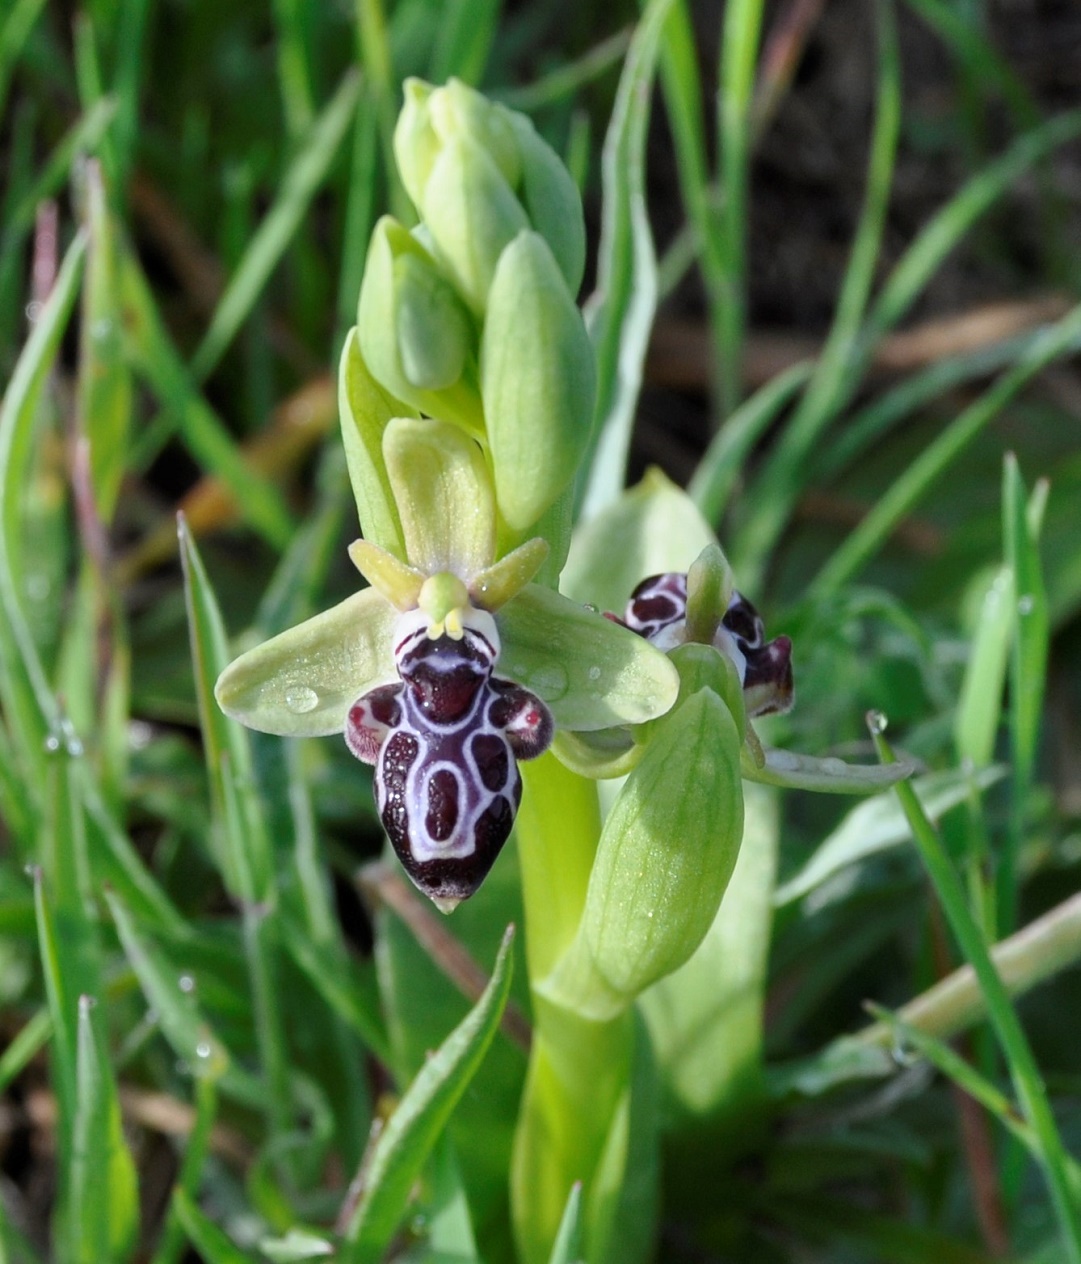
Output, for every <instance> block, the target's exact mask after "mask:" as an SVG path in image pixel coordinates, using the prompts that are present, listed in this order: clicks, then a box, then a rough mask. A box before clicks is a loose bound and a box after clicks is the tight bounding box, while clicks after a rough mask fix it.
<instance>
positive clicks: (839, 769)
mask: <svg viewBox="0 0 1081 1264" xmlns="http://www.w3.org/2000/svg"><path fill="white" fill-rule="evenodd" d="M821 768H822V771H823V772H828V773H829V774H830V775H831V776H833V777H837V776H840V774H841V773H843V772H844V770H845V761H844V760H843V759H838V758H837V756H836V755H827V756H826V758H825V759H823V761H822V764H821Z"/></svg>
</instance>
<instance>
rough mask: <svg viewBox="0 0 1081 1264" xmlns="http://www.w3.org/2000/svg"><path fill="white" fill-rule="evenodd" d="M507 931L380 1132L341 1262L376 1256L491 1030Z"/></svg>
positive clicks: (504, 993)
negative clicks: (484, 980) (474, 993)
mask: <svg viewBox="0 0 1081 1264" xmlns="http://www.w3.org/2000/svg"><path fill="white" fill-rule="evenodd" d="M512 937H513V931H512V928H510V927H508V929H507V933H506V935H504V937H503V943H502V945H501V946H500V949H499V954H498V955H497V957H496V961H495V967H494V969H493V971H492V977H491V979H490V980H489V982H488V985H487V986H486V987H485V989H484V992H483V993H482V994H481V997H480V999H479V1000H478V1001H477V1003H476V1005H474V1006H473V1008H472V1009H471V1010H470V1011H469V1013H468V1014H467V1015H466V1017H465V1018H464V1019H463V1020H462V1022H461V1023H459V1025H458V1026H457V1027H456V1028H455V1029H454V1031H452V1032H451V1033H450V1035H449V1036H448V1037H447V1038H446V1040H445V1041H444V1042H443V1044H442V1045H441V1046H440V1047H439V1049H438V1050H437V1051H436V1052H435V1053H434V1054H433V1055H432V1056H431V1058H429V1059H428V1061H427V1062H426V1063H425V1065H424V1066H423V1067H422V1068H421V1069H420V1071H419V1072H418V1073H417V1075H416V1077H415V1078H414V1080H413V1082H412V1084H410V1086H409V1088H408V1089H406V1091H405V1093H404V1095H403V1096H402V1099H401V1101H400V1102H399V1103H398V1107H397V1109H396V1110H395V1112H394V1114H393V1115H391V1117H390V1119H389V1120H388V1121H387V1123H386V1125H385V1127H384V1128H383V1131H382V1132H381V1133H380V1135H379V1139H378V1141H377V1142H376V1143H375V1148H374V1150H373V1152H372V1155H371V1160H370V1162H369V1163H368V1165H367V1168H366V1173H365V1175H366V1180H365V1184H364V1191H363V1193H362V1195H361V1198H360V1202H359V1204H358V1205H357V1206H356V1208H355V1209H353V1211H352V1214H351V1215H350V1216H349V1220H348V1225H347V1228H346V1230H345V1240H344V1242H343V1244H342V1250H341V1256H342V1260H343V1264H376V1261H378V1260H380V1259H382V1258H383V1253H384V1252H385V1251H386V1248H387V1247H388V1245H389V1244H390V1241H391V1238H392V1237H393V1235H394V1232H395V1230H396V1229H397V1228H398V1225H399V1223H400V1222H401V1219H402V1216H403V1215H404V1214H405V1209H406V1205H407V1203H408V1200H409V1193H410V1190H411V1189H412V1187H413V1184H414V1182H415V1181H416V1179H417V1177H418V1176H419V1175H420V1172H421V1169H422V1168H423V1166H424V1164H425V1162H426V1161H427V1159H428V1156H429V1155H430V1154H431V1152H432V1148H433V1146H434V1145H435V1143H436V1141H437V1140H438V1138H439V1136H440V1134H441V1133H442V1131H443V1128H444V1127H445V1126H446V1123H447V1120H448V1119H449V1118H450V1116H451V1113H452V1112H453V1110H454V1107H455V1105H456V1104H457V1102H458V1099H459V1098H460V1097H461V1095H462V1094H463V1093H464V1092H465V1090H466V1088H467V1087H468V1085H469V1083H470V1081H471V1080H472V1079H473V1077H474V1075H475V1074H476V1073H477V1070H478V1068H479V1067H480V1064H481V1062H482V1060H483V1058H484V1055H485V1053H486V1052H487V1049H488V1046H489V1045H490V1044H491V1042H492V1039H493V1037H494V1036H495V1033H496V1029H497V1028H498V1026H499V1020H500V1018H501V1017H502V1014H503V1009H504V1007H505V1006H506V1003H507V997H508V996H509V994H510V982H511V967H512V962H513V958H512V956H511V952H510V946H511V940H512Z"/></svg>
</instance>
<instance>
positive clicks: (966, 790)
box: [774, 765, 1006, 908]
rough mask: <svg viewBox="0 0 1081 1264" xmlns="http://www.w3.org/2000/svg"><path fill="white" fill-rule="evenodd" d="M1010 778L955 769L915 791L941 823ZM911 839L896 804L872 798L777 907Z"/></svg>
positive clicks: (921, 781)
mask: <svg viewBox="0 0 1081 1264" xmlns="http://www.w3.org/2000/svg"><path fill="white" fill-rule="evenodd" d="M889 766H890V765H887V767H889ZM1005 775H1006V770H1005V768H1003V767H1002V766H1001V765H996V766H995V767H992V768H983V769H981V770H980V771H979V772H973V773H968V772H965V771H963V770H961V769H951V770H950V771H949V772H932V773H927V774H926V775H925V776H922V777H915V778H913V781H912V789H913V790H914V792H915V793H916V794H918V795H919V799H920V802H921V803H922V804H923V807H924V811H925V812H926V813H927V814H928V816H930V817H933V818H934V819H936V820H937V819H938V818H939V817H940V816H942V815H943V814H944V813H945V812H948V811H949V810H950V809H951V808H954V807H957V806H958V804H961V803H964V802H965V801H966V800H967V799H968V797H969V796H970V795H971V794H972V792H973V790H986V789H987V787H988V786H993V785H994V784H995V783H996V782H997V781H1001V780H1002V778H1003V777H1004V776H1005ZM910 837H911V831H910V829H909V825H908V820H907V818H906V817H905V814H904V811H903V809H902V808H901V805H900V804H899V803H898V802H897V800H896V799H893V798H882V799H871V800H869V801H868V802H867V803H861V804H860V805H859V806H858V807H855V808H853V809H852V811H851V812H849V813H848V815H847V816H846V817H845V818H844V820H843V821H842V822H841V824H840V825H839V826H838V827H837V828H836V829H835V830H834V831H833V833H831V834H829V835H828V836H827V837H826V838H825V839H824V840H823V841H822V842H821V843H820V844H819V845H818V847H817V848H816V849H815V851H814V853H813V854H812V856H811V857H810V859H809V860H808V861H807V862H806V864H804V865H803V866H802V868H800V869H799V871H798V872H797V873H795V874H793V875H792V877H791V878H789V879H788V881H787V882H785V883H784V884H783V885H782V886H780V887H778V888H777V893H776V895H775V896H774V903H775V904H776V906H777V907H778V908H782V907H783V906H784V905H786V904H791V903H792V902H793V901H794V900H799V899H802V898H803V897H804V896H805V895H808V894H809V893H810V892H811V891H814V890H816V889H817V888H818V887H820V886H821V885H822V884H823V883H824V882H827V881H829V879H830V878H832V877H834V875H836V874H838V873H841V872H842V871H843V870H845V869H847V868H848V867H849V866H850V865H854V864H858V863H859V862H860V861H863V860H866V859H867V858H868V857H869V856H875V855H878V853H879V852H882V851H886V850H887V849H888V848H890V847H897V846H899V845H900V844H901V843H906V842H907V841H908V839H909V838H910Z"/></svg>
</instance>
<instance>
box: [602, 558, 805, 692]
mask: <svg viewBox="0 0 1081 1264" xmlns="http://www.w3.org/2000/svg"><path fill="white" fill-rule="evenodd" d="M686 620H687V576H686V575H685V574H683V573H682V572H680V571H669V572H667V573H666V574H663V575H651V576H650V577H649V578H648V579H643V580H642V582H641V583H640V584H639V585H638V587H637V588H635V590H634V592H633V593H631V598H630V601H628V602H627V609H626V610H625V611H624V614H623V622H624V623H625V624H626V625H627V627H629V628H630V629H631V630H632V631H633V632H637V633H638V634H639V635H640V636H644V637H645V638H646V640H647V641H651V642H653V643H654V644H657V645H659V646H660V647H661V648H662V649H671V648H672V647H673V646H675V645H678V644H680V642H681V640H682V637H681V635H680V632H681V631H683V630H684V629H685V627H686ZM721 628H723V629H724V632H726V633H727V639H728V640H730V641H731V643H732V645H734V648H735V650H736V653H735V654H732V653H731V648H732V646H731V645H725V644H723V643H722V641H721V638H722V637H723V635H724V634H723V633H722V632H721V630H720V629H718V634H717V637H715V638H714V644H715V645H716V646H717V648H718V649H721V650H722V651H725V652H728V653H729V654H730V656H731V657H732V659H733V661H735V663H736V666H737V667H739V668H740V672H741V675H742V677H743V699H744V702H745V703H746V706H747V714H748V715H749V716H758V715H773V714H777V713H779V712H782V711H787V710H788V709H789V708H790V707H791V706H792V699H793V690H792V642H791V641H790V640H789V639H788V637H787V636H779V637H777V638H776V639H775V640H773V641H767V640H766V631H765V626H764V624H763V622H762V616H761V615H760V614H759V613H758V611H757V610H756V609H755V608H754V606H753V605H752V604H751V603H750V602H749V601H748V600H747V598H746V597H744V596H743V594H742V593H738V592H733V593H732V597H731V600H730V601H729V603H728V609H727V610H726V611H725V612H724V618H723V619H722V620H721ZM740 659H742V662H740Z"/></svg>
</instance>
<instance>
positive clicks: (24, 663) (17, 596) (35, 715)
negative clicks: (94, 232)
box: [0, 233, 86, 786]
mask: <svg viewBox="0 0 1081 1264" xmlns="http://www.w3.org/2000/svg"><path fill="white" fill-rule="evenodd" d="M85 256H86V238H85V236H84V235H83V234H82V233H80V234H79V235H78V236H76V238H75V239H74V241H73V242H72V243H71V245H70V246H69V247H68V251H67V254H66V255H65V256H64V262H63V264H62V266H61V268H60V272H59V273H58V275H57V278H56V282H55V284H54V286H53V289H52V293H51V294H50V295H49V298H48V301H47V302H46V304H45V306H44V308H43V309H42V312H41V315H40V316H39V318H38V320H37V323H36V324H35V326H34V330H33V333H32V334H31V335H30V339H29V341H28V342H27V344H26V347H25V348H24V349H23V352H22V354H21V355H20V356H19V359H18V362H17V363H16V365H15V370H14V372H13V373H12V375H11V380H10V381H9V383H8V386H7V390H6V392H5V393H4V399H3V404H2V405H0V698H2V700H3V704H4V716H5V719H6V720H7V723H8V725H9V726H10V728H11V730H12V733H13V736H14V737H15V739H16V741H17V743H18V757H19V759H20V762H21V765H22V770H23V775H24V776H26V777H28V778H30V784H35V785H39V786H40V785H41V784H42V783H43V780H44V765H43V760H44V754H45V739H46V736H47V735H48V733H49V732H50V731H53V732H54V733H55V732H58V731H59V730H60V711H59V708H58V706H57V704H56V699H55V698H54V697H53V694H52V690H51V689H50V687H49V683H48V680H47V678H46V675H45V668H44V666H43V664H42V661H41V657H40V654H39V653H38V649H37V646H36V644H35V640H34V636H33V633H32V632H31V630H30V626H29V624H28V623H27V619H26V613H25V604H24V598H23V595H22V593H21V591H20V580H21V578H22V575H23V571H24V567H23V558H22V541H23V531H22V502H23V496H22V491H23V489H24V488H25V487H26V486H27V483H28V480H29V465H28V463H29V460H30V457H31V453H32V443H33V436H34V432H35V429H36V427H37V423H38V421H39V420H40V418H41V415H42V414H41V410H40V408H39V405H40V402H41V395H42V390H43V388H44V386H45V382H46V380H47V378H48V375H49V373H50V372H51V370H52V367H53V363H54V361H55V359H56V355H57V352H58V351H59V348H60V340H61V338H62V337H63V334H64V329H65V327H66V326H67V322H68V318H69V316H70V315H71V310H72V307H73V306H74V303H75V296H76V294H77V293H78V288H79V281H80V279H81V277H82V271H83V263H84V259H85Z"/></svg>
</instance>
